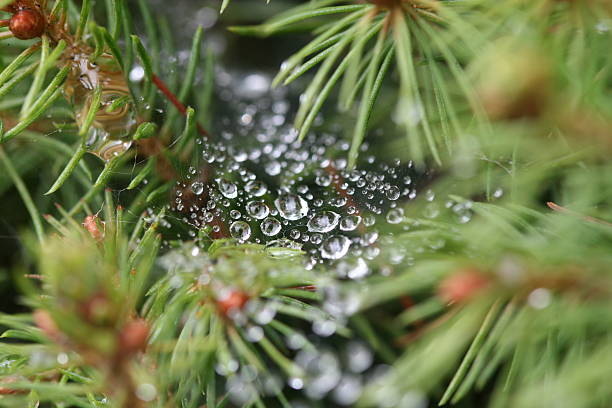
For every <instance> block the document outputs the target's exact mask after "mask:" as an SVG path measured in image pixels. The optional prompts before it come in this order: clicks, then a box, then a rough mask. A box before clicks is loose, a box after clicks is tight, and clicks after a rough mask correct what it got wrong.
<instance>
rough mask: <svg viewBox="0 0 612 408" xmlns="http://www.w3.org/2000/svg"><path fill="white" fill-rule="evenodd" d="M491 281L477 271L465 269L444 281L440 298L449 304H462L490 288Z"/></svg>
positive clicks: (439, 293) (440, 289)
mask: <svg viewBox="0 0 612 408" xmlns="http://www.w3.org/2000/svg"><path fill="white" fill-rule="evenodd" d="M489 284H490V280H489V279H488V278H487V277H486V276H484V275H483V274H482V273H480V272H479V271H477V270H475V269H463V270H460V271H457V272H456V273H455V274H453V275H451V276H449V277H447V278H446V279H444V280H443V281H442V282H441V283H440V286H439V287H438V296H440V297H441V298H442V299H443V300H444V301H445V302H448V303H460V302H463V301H466V300H469V299H471V298H473V297H474V296H475V295H477V294H478V293H479V292H481V291H482V290H483V289H484V288H486V287H487V286H489Z"/></svg>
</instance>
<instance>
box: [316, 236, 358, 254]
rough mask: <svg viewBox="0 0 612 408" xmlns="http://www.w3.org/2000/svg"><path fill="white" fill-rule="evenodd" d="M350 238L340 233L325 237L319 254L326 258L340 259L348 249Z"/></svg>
mask: <svg viewBox="0 0 612 408" xmlns="http://www.w3.org/2000/svg"><path fill="white" fill-rule="evenodd" d="M350 246H351V240H350V239H348V238H347V237H345V236H342V235H334V236H331V237H329V238H327V239H326V240H325V241H323V243H322V244H321V256H322V257H323V258H326V259H340V258H342V257H343V256H344V255H346V253H347V252H348V250H349V247H350Z"/></svg>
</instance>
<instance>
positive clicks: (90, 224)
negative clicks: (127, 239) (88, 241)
mask: <svg viewBox="0 0 612 408" xmlns="http://www.w3.org/2000/svg"><path fill="white" fill-rule="evenodd" d="M83 227H85V229H86V230H87V231H88V232H89V234H90V235H91V237H92V238H93V239H95V240H96V241H98V242H99V241H102V240H103V239H104V230H105V228H104V222H102V221H99V220H98V216H97V215H88V216H87V217H85V220H83Z"/></svg>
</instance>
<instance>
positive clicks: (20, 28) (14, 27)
mask: <svg viewBox="0 0 612 408" xmlns="http://www.w3.org/2000/svg"><path fill="white" fill-rule="evenodd" d="M9 29H10V30H11V32H12V33H13V35H14V36H15V37H16V38H19V39H20V40H30V39H32V38H36V37H40V36H41V35H43V33H44V32H45V18H44V16H43V15H42V13H41V12H40V11H38V10H35V9H32V8H22V9H19V10H17V12H16V13H15V14H13V17H11V20H10V23H9Z"/></svg>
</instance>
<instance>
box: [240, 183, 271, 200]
mask: <svg viewBox="0 0 612 408" xmlns="http://www.w3.org/2000/svg"><path fill="white" fill-rule="evenodd" d="M244 189H245V190H246V192H247V193H249V194H251V195H253V196H255V197H261V196H262V195H264V194H266V192H267V191H268V188H267V187H266V185H265V184H264V183H263V182H262V181H259V180H253V181H249V182H248V183H247V184H246V186H244Z"/></svg>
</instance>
